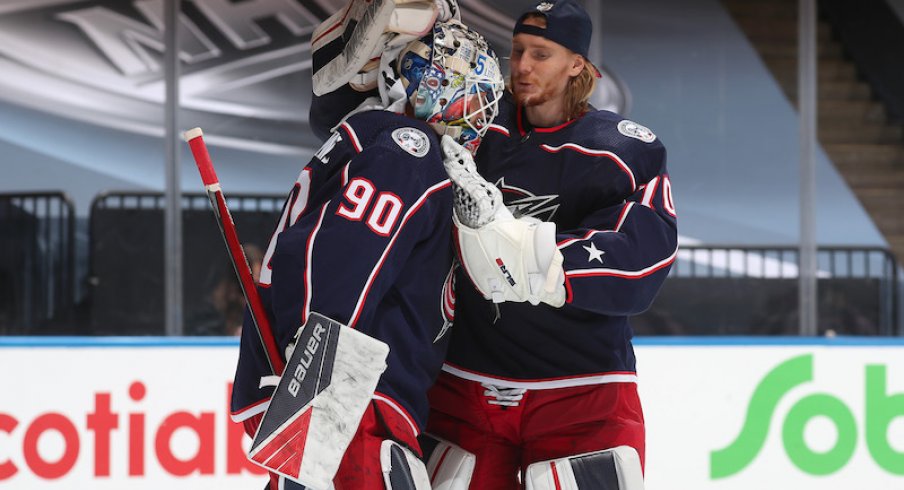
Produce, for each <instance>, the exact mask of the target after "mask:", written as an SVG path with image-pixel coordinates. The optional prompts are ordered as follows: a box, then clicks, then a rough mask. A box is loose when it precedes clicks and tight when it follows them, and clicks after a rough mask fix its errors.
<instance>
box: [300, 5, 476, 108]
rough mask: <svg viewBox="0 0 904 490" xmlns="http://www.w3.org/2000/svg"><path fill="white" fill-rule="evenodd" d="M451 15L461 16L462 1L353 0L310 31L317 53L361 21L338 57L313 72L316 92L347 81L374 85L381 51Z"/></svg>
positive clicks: (361, 85) (359, 85) (405, 41)
mask: <svg viewBox="0 0 904 490" xmlns="http://www.w3.org/2000/svg"><path fill="white" fill-rule="evenodd" d="M450 18H456V19H460V18H461V14H460V13H459V9H458V3H457V0H373V1H371V2H367V1H366V0H349V4H348V5H347V6H346V8H344V9H342V10H340V11H339V12H336V13H335V14H333V15H332V16H331V17H330V18H328V19H327V20H325V21H323V22H322V23H321V24H320V25H319V26H317V29H316V30H315V31H314V33H313V35H312V36H311V39H313V42H312V44H311V51H312V52H316V51H317V50H318V49H320V48H322V47H323V46H324V45H326V44H329V43H330V42H332V41H334V40H335V39H337V38H339V37H341V36H342V35H343V33H344V32H345V30H346V28H347V27H348V25H349V24H350V23H352V22H355V23H356V25H355V28H354V31H352V34H351V36H350V37H349V39H348V42H347V43H346V45H345V47H344V48H343V49H342V52H341V53H340V54H339V56H337V57H336V58H334V59H333V60H331V61H330V62H329V63H327V64H326V65H324V66H323V67H321V68H320V69H319V70H317V72H316V73H314V76H313V89H314V94H316V95H323V94H326V93H330V92H332V91H334V90H336V89H337V88H339V87H341V86H343V85H345V84H346V83H348V84H349V85H350V86H351V87H352V88H354V89H355V90H358V91H361V92H366V91H368V90H371V89H373V88H375V87H376V84H377V75H378V73H379V66H380V63H379V58H380V55H381V53H383V52H386V51H390V50H391V48H393V47H397V46H403V45H405V44H408V43H409V42H411V41H413V40H415V39H418V38H420V37H421V36H423V35H425V34H427V32H429V31H430V29H432V28H433V24H434V23H435V22H436V21H438V20H439V21H444V20H449V19H450Z"/></svg>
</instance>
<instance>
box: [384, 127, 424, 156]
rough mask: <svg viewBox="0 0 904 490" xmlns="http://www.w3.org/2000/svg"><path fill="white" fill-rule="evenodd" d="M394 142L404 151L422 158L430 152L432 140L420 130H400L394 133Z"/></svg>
mask: <svg viewBox="0 0 904 490" xmlns="http://www.w3.org/2000/svg"><path fill="white" fill-rule="evenodd" d="M392 140H393V141H395V142H396V144H397V145H399V146H401V147H402V149H403V150H405V151H407V152H408V153H411V154H412V155H414V156H416V157H418V158H421V157H423V156H424V155H426V154H427V152H428V151H430V139H429V138H427V135H426V134H424V132H423V131H421V130H420V129H415V128H399V129H396V130H395V131H393V132H392Z"/></svg>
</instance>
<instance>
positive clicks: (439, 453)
mask: <svg viewBox="0 0 904 490" xmlns="http://www.w3.org/2000/svg"><path fill="white" fill-rule="evenodd" d="M418 443H419V444H420V445H421V449H422V450H423V451H424V461H426V462H427V473H429V474H430V485H431V486H432V489H433V490H468V486H469V485H470V484H471V476H473V474H474V464H475V463H476V462H477V457H476V456H474V454H473V453H471V452H468V451H465V450H464V449H462V448H461V447H459V446H458V445H456V444H452V443H451V442H449V441H447V440H445V439H440V438H439V437H436V436H434V435H431V434H421V435H420V437H418Z"/></svg>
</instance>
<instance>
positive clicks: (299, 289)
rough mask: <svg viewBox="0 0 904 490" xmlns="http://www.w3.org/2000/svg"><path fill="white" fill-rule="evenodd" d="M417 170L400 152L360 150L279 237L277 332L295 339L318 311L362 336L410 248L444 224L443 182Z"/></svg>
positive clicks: (275, 277)
mask: <svg viewBox="0 0 904 490" xmlns="http://www.w3.org/2000/svg"><path fill="white" fill-rule="evenodd" d="M413 160H417V161H413ZM419 165H426V163H425V162H424V160H423V159H417V158H416V157H414V156H412V155H410V154H408V153H406V152H404V151H398V150H395V149H393V148H387V147H385V146H374V147H369V148H365V149H364V150H363V151H362V152H361V153H359V154H358V155H357V156H355V157H354V158H352V160H351V161H350V162H349V163H348V164H347V167H346V168H345V169H344V174H343V177H342V179H343V184H342V186H341V188H340V189H339V191H338V192H337V193H336V195H335V196H333V197H332V198H331V199H330V200H329V201H327V202H325V203H324V204H323V205H321V206H320V207H319V208H318V209H314V210H312V212H310V213H307V214H306V215H305V216H303V217H302V219H301V220H299V222H298V223H296V224H295V225H293V226H291V227H289V228H288V229H286V230H285V231H283V232H282V233H280V235H279V236H278V238H277V245H276V249H275V252H274V255H273V259H272V264H273V276H272V285H271V289H272V291H271V294H272V306H273V310H274V311H275V314H276V322H277V324H278V326H277V329H279V330H281V331H286V329H289V330H291V331H292V332H293V333H294V329H295V328H297V325H300V324H302V323H303V322H304V320H306V319H307V317H308V315H309V314H310V312H312V311H316V312H318V313H321V314H324V315H326V316H328V317H331V318H333V319H335V320H337V321H340V322H342V323H345V324H346V325H349V326H351V327H355V328H359V327H360V328H362V329H363V330H364V331H366V325H367V322H368V321H369V319H370V318H371V315H372V313H373V310H374V305H376V304H377V303H378V302H379V301H380V299H381V298H382V297H383V296H384V295H385V294H386V292H387V291H388V289H389V287H390V286H391V285H392V284H393V282H394V280H395V278H396V277H397V275H398V273H399V271H400V270H401V268H402V267H403V265H404V263H405V261H406V258H407V257H408V255H409V254H410V252H411V250H412V248H413V247H414V246H415V244H416V243H417V242H418V241H420V240H422V239H423V237H424V235H425V233H429V232H430V224H431V222H434V221H433V220H436V219H441V218H440V217H439V213H440V212H441V209H443V208H442V206H439V205H438V204H437V202H436V201H437V200H439V199H443V197H442V193H443V192H450V191H449V188H450V185H449V181H448V180H447V179H442V180H440V179H433V180H432V181H431V180H430V179H427V178H425V175H426V174H425V173H423V172H420V171H418V168H419V167H418V166H419ZM445 199H448V197H446V198H445ZM362 325H363V327H362Z"/></svg>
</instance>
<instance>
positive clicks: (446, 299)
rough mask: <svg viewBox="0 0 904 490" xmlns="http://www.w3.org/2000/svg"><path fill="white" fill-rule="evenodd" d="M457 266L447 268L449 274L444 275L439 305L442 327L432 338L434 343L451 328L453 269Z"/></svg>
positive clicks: (453, 307) (453, 289)
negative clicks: (444, 279)
mask: <svg viewBox="0 0 904 490" xmlns="http://www.w3.org/2000/svg"><path fill="white" fill-rule="evenodd" d="M457 268H458V266H457V265H453V266H452V269H450V270H449V275H447V276H446V281H445V283H444V284H443V295H442V300H441V301H442V303H441V304H440V307H439V308H440V313H441V314H442V317H443V328H441V329H439V333H438V334H436V338H435V339H433V343H434V344H435V343H437V342H439V339H441V338H443V336H444V335H446V332H448V331H449V329H450V328H452V322H453V321H454V320H455V269H457Z"/></svg>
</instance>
